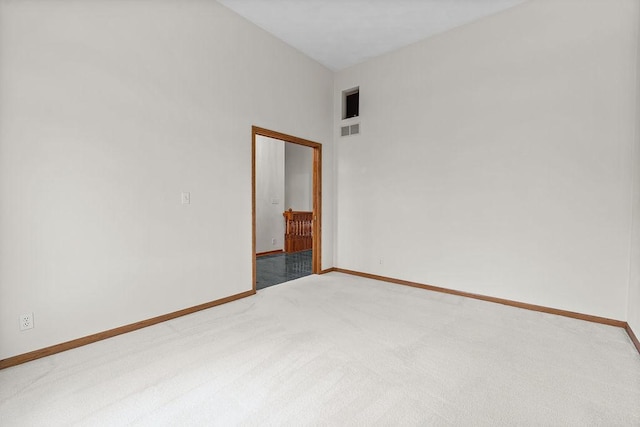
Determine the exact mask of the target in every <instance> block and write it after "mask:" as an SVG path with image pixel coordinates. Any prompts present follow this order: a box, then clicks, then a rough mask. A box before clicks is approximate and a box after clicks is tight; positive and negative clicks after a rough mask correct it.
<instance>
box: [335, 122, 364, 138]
mask: <svg viewBox="0 0 640 427" xmlns="http://www.w3.org/2000/svg"><path fill="white" fill-rule="evenodd" d="M359 133H360V123H356V124H353V125H349V126H342V127H340V136H349V135H357V134H359Z"/></svg>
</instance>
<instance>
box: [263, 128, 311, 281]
mask: <svg viewBox="0 0 640 427" xmlns="http://www.w3.org/2000/svg"><path fill="white" fill-rule="evenodd" d="M251 139H252V150H251V151H252V168H251V169H252V222H253V224H252V229H253V233H252V234H253V250H252V266H253V289H254V290H257V289H260V288H262V287H266V286H269V285H270V284H273V283H267V282H269V281H272V282H273V281H277V279H276V278H269V279H265V278H264V277H262V276H261V277H262V278H261V279H260V281H262V282H264V283H262V284H261V283H258V282H259V280H258V276H259V274H258V268H257V267H258V265H260V266H261V268H263V267H262V266H266V265H269V266H270V267H269V268H279V267H278V266H279V265H280V264H282V268H287V267H286V266H285V264H286V265H287V266H288V268H289V272H288V273H287V274H286V276H287V277H291V279H292V278H295V277H300V275H304V274H303V273H300V272H296V271H294V270H295V269H300V268H302V269H307V270H308V269H309V267H310V270H311V271H310V272H311V273H312V274H319V273H320V270H321V243H322V242H321V164H322V163H321V161H322V145H321V144H319V143H316V142H313V141H308V140H305V139H302V138H298V137H294V136H291V135H286V134H283V133H280V132H275V131H271V130H268V129H263V128H259V127H257V126H253V127H252V138H251ZM285 147H288V148H289V150H287V151H288V152H289V154H290V156H291V157H294V155H295V156H300V154H296V153H302V157H301V158H305V156H307V155H308V157H306V158H309V159H310V161H311V164H310V165H308V166H310V173H311V177H310V178H311V179H310V181H311V182H310V184H311V185H310V187H311V188H310V189H309V190H307V191H306V193H305V192H304V191H302V193H298V194H296V196H295V197H292V195H290V196H289V197H286V195H285V193H284V190H279V186H280V185H282V186H284V179H283V177H282V176H281V175H284V169H285V167H284V164H283V162H284V159H283V158H284V152H285ZM279 159H282V160H279ZM265 161H266V162H268V169H269V170H268V171H266V173H267V174H266V175H265V166H264V162H265ZM265 176H266V178H265ZM299 178H300V180H301V181H306V182H307V183H308V181H309V177H306V178H305V177H304V176H303V175H299ZM262 180H266V182H263V181H262ZM271 181H274V182H271ZM275 181H280V182H282V184H279V183H277V182H275ZM300 185H302V186H303V187H304V185H305V182H295V185H294V184H292V183H289V186H291V187H296V186H298V187H299V186H300ZM265 186H266V187H270V188H272V190H268V191H269V193H268V194H266V195H265V194H263V193H260V194H258V192H257V190H258V189H259V190H260V191H263V190H264V187H265ZM298 190H299V191H300V189H298ZM278 191H280V192H278ZM296 200H297V201H296ZM305 200H307V201H306V203H305ZM287 203H289V204H291V203H298V206H303V207H305V209H309V208H310V211H297V210H294V208H295V207H294V206H288V205H287ZM269 212H270V213H269ZM267 214H268V215H267ZM267 216H268V218H267V219H266V220H265V217H267ZM265 221H266V222H265ZM258 224H261V225H260V227H261V228H262V229H258ZM269 233H271V234H269ZM273 233H276V234H273ZM305 235H308V238H307V237H305ZM285 240H286V241H285ZM309 243H310V249H309V247H308V246H305V245H307V244H309ZM270 248H276V249H275V250H268V249H270ZM285 249H286V251H285ZM257 254H258V255H263V256H260V258H259V260H260V261H259V264H258V262H257V257H256V255H257ZM308 273H309V272H308V271H307V272H306V274H308ZM269 274H271V273H269ZM282 274H284V272H283V273H282ZM276 275H277V274H276ZM291 279H287V280H291ZM284 281H286V280H281V281H280V282H278V283H281V282H284Z"/></svg>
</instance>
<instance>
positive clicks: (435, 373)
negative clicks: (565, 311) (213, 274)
mask: <svg viewBox="0 0 640 427" xmlns="http://www.w3.org/2000/svg"><path fill="white" fill-rule="evenodd" d="M74 424H79V425H105V426H113V425H125V424H134V425H149V426H157V425H221V426H222V425H224V426H229V425H465V426H470V425H486V426H495V425H563V426H566V425H575V426H578V425H580V426H581V425H607V426H609V425H620V426H622V425H624V426H632V425H636V426H637V425H640V355H639V354H638V353H637V351H636V350H635V348H634V347H633V345H632V344H631V341H630V340H629V338H628V336H627V335H626V333H625V331H624V330H622V329H620V328H615V327H610V326H604V325H599V324H594V323H589V322H583V321H579V320H574V319H568V318H563V317H559V316H554V315H548V314H543V313H536V312H531V311H526V310H520V309H516V308H512V307H506V306H502V305H498V304H492V303H487V302H483V301H477V300H472V299H465V298H462V297H456V296H452V295H446V294H439V293H433V292H428V291H424V290H420V289H414V288H409V287H404V286H398V285H392V284H387V283H381V282H376V281H373V280H368V279H362V278H357V277H352V276H346V275H342V274H338V273H330V274H327V275H324V276H309V277H305V278H302V279H298V280H295V281H292V282H288V283H285V284H282V285H278V286H273V287H270V288H267V289H264V290H262V291H260V292H258V294H257V295H256V296H253V297H250V298H246V299H244V300H240V301H236V302H233V303H229V304H226V305H223V306H218V307H215V308H213V309H209V310H206V311H202V312H199V313H195V314H192V315H189V316H185V317H182V318H179V319H175V320H172V321H169V322H165V323H162V324H159V325H155V326H152V327H149V328H146V329H142V330H139V331H136V332H132V333H130V334H126V335H122V336H119V337H115V338H112V339H109V340H105V341H101V342H98V343H95V344H91V345H88V346H85V347H81V348H78V349H75V350H71V351H68V352H64V353H60V354H57V355H54V356H50V357H47V358H44V359H40V360H36V361H33V362H30V363H26V364H24V365H20V366H16V367H13V368H9V369H5V370H3V371H0V425H2V426H5V427H6V426H28V425H42V426H56V425H74Z"/></svg>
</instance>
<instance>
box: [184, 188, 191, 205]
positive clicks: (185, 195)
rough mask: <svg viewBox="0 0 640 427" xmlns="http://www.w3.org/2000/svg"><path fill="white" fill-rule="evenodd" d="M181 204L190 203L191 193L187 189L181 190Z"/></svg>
mask: <svg viewBox="0 0 640 427" xmlns="http://www.w3.org/2000/svg"><path fill="white" fill-rule="evenodd" d="M182 204H183V205H188V204H191V193H189V192H188V191H183V192H182Z"/></svg>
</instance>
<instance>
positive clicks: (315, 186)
mask: <svg viewBox="0 0 640 427" xmlns="http://www.w3.org/2000/svg"><path fill="white" fill-rule="evenodd" d="M258 136H264V137H266V138H272V139H276V140H280V141H283V142H285V143H290V144H296V145H297V146H304V147H308V148H310V149H312V185H311V187H312V189H311V193H312V202H311V203H312V220H311V229H312V232H311V233H312V236H313V237H312V248H311V273H312V274H319V273H320V271H321V268H322V267H321V265H322V264H321V248H322V241H321V233H322V227H321V224H322V222H321V218H322V216H321V212H322V206H321V202H322V197H321V196H322V191H321V183H322V175H321V174H322V145H321V144H319V143H317V142H313V141H309V140H306V139H302V138H298V137H295V136H291V135H287V134H283V133H280V132H276V131H272V130H269V129H264V128H260V127H257V126H252V128H251V158H252V161H251V175H252V179H251V185H252V187H251V190H252V191H251V193H252V270H253V274H252V277H253V290H254V291H255V290H256V289H257V263H256V239H257V227H256V204H257V203H256V186H257V185H256V180H257V175H256V152H257V149H256V143H257V139H258V138H257V137H258ZM282 221H283V222H284V217H283V218H282ZM299 255H302V254H299ZM292 258H294V259H295V257H292Z"/></svg>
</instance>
